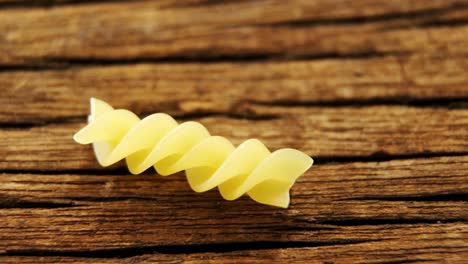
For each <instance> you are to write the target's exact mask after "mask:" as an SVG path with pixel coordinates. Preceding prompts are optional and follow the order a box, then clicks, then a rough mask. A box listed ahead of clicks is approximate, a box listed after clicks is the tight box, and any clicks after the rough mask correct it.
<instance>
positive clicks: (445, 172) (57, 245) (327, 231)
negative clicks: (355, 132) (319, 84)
mask: <svg viewBox="0 0 468 264" xmlns="http://www.w3.org/2000/svg"><path fill="white" fill-rule="evenodd" d="M467 157H468V156H462V157H450V158H449V157H444V158H432V159H410V160H401V161H388V162H379V163H375V162H366V163H350V164H330V165H322V166H317V167H315V168H314V169H312V170H310V171H309V172H307V173H306V175H304V176H303V177H301V178H299V180H298V182H297V184H296V185H295V186H294V187H293V189H292V204H291V207H290V208H289V209H288V210H283V209H275V208H271V207H268V206H264V205H260V204H256V203H255V202H253V201H251V200H249V199H247V198H245V197H244V198H242V199H240V200H237V201H234V202H229V201H224V200H223V199H222V198H221V197H220V196H219V193H217V192H216V191H214V190H213V191H209V192H207V193H203V194H196V193H194V192H193V191H191V190H190V188H189V186H188V184H187V183H186V181H185V177H183V175H182V174H178V175H174V176H172V177H167V178H163V177H160V176H158V175H155V174H153V173H151V174H146V175H141V176H133V175H120V176H119V175H94V176H93V175H71V174H59V175H40V174H3V175H2V177H1V178H0V179H1V183H0V188H1V193H2V196H3V200H4V202H3V203H2V205H1V207H2V209H0V211H1V215H2V218H3V219H4V220H5V221H4V223H5V224H4V225H3V226H2V227H1V229H2V231H1V232H0V245H1V246H0V248H2V249H3V253H8V251H13V252H15V251H17V250H49V251H54V250H71V251H80V250H89V251H93V250H99V249H114V248H125V247H147V246H161V245H165V246H169V245H191V244H194V245H197V244H208V243H252V242H256V241H257V242H260V241H275V242H277V243H280V242H285V243H286V242H288V241H295V242H301V243H311V244H313V243H319V244H320V243H324V244H336V243H346V241H348V242H352V241H361V240H363V241H374V240H376V241H377V240H378V241H385V240H387V239H397V238H398V239H397V240H399V239H405V236H407V237H413V236H414V235H416V234H418V233H421V232H422V230H424V228H428V229H427V230H425V231H424V232H423V233H424V234H426V235H428V234H430V233H431V232H440V231H436V230H440V228H443V229H444V228H456V229H460V230H459V231H457V232H461V233H458V235H457V236H456V237H458V238H460V239H461V238H463V237H464V236H466V233H465V234H463V233H464V232H466V229H465V231H463V229H464V228H466V224H463V223H462V222H461V221H466V219H467V218H468V214H467V212H466V210H465V209H466V206H467V203H466V193H467V192H468V181H467V180H468V174H467V171H468V159H467ZM408 168H411V169H410V170H409V169H408ZM25 208H28V209H27V210H25ZM444 222H445V224H442V223H444ZM450 223H453V224H450ZM432 224H433V225H432ZM383 227H384V228H383ZM18 228H20V229H21V234H19V233H18V232H17V230H18ZM431 230H432V231H431ZM426 232H428V233H426ZM441 235H442V234H439V235H436V237H440V236H441ZM421 236H422V234H421ZM173 237H177V238H179V239H172V238H173ZM421 238H422V237H421ZM465 238H466V237H465ZM406 239H407V238H406ZM340 241H341V242H340ZM303 246H307V244H304V245H303ZM466 246H467V245H466V244H464V247H463V248H464V250H466V249H467V247H466Z"/></svg>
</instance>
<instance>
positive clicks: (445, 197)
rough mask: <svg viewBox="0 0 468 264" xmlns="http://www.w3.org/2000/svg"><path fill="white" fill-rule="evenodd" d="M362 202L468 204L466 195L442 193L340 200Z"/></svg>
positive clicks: (467, 195)
mask: <svg viewBox="0 0 468 264" xmlns="http://www.w3.org/2000/svg"><path fill="white" fill-rule="evenodd" d="M363 200H375V201H405V202H411V201H415V202H438V201H448V202H468V193H443V194H430V195H420V196H404V195H399V196H361V197H355V198H347V199H342V200H340V201H363Z"/></svg>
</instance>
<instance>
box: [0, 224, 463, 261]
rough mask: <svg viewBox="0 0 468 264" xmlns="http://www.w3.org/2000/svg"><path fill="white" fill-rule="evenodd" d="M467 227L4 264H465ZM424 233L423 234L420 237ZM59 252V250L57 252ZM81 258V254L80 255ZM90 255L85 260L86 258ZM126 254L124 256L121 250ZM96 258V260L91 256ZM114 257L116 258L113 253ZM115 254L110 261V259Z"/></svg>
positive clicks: (445, 226)
mask: <svg viewBox="0 0 468 264" xmlns="http://www.w3.org/2000/svg"><path fill="white" fill-rule="evenodd" d="M467 227H468V226H467V225H466V224H462V223H458V224H439V225H429V226H428V227H425V228H423V227H418V226H412V227H409V228H408V229H405V230H402V231H403V232H402V233H400V234H396V232H398V231H400V230H398V229H395V230H394V232H395V234H394V236H393V237H392V238H382V239H381V240H377V241H369V242H361V243H351V242H350V243H348V244H345V245H323V246H316V247H302V248H280V249H260V250H245V249H244V250H236V251H233V252H222V253H192V254H176V255H174V254H158V253H152V252H151V250H147V251H145V250H142V251H140V252H130V253H127V254H132V253H135V254H136V256H131V255H130V256H129V257H124V258H121V257H119V258H102V257H101V258H96V257H93V256H106V254H109V253H113V254H116V255H117V254H119V252H112V251H111V252H106V253H104V252H103V254H102V255H99V254H96V253H95V252H93V253H94V254H92V253H85V252H83V253H81V257H79V256H75V257H57V256H56V257H53V256H49V257H40V258H38V257H16V256H6V257H1V256H0V261H2V263H123V262H124V263H161V262H164V263H166V262H169V263H207V262H208V263H211V262H216V263H265V261H274V262H282V263H283V262H284V263H286V262H294V263H321V264H322V263H351V262H352V263H376V262H375V261H376V260H379V263H389V262H398V263H406V262H408V263H413V262H414V263H464V261H465V260H466V257H468V251H467V247H468V246H467V243H466V238H467V236H468V234H467V232H466V229H467ZM417 231H419V233H417ZM55 253H56V254H57V253H60V252H55ZM76 254H79V253H78V252H77V253H76ZM85 254H86V257H85V256H83V255H85ZM121 254H123V256H125V253H124V252H121ZM90 255H91V256H90ZM111 256H112V255H111ZM111 256H110V257H111Z"/></svg>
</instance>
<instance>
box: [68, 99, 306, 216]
mask: <svg viewBox="0 0 468 264" xmlns="http://www.w3.org/2000/svg"><path fill="white" fill-rule="evenodd" d="M73 138H74V140H75V141H76V142H78V143H80V144H90V143H92V144H93V148H94V152H95V155H96V158H97V160H98V162H99V164H101V165H102V166H109V165H112V164H114V163H116V162H118V161H120V160H122V159H124V158H125V159H126V162H127V166H128V168H129V170H130V172H131V173H133V174H139V173H141V172H143V171H145V170H146V169H148V168H149V167H151V166H154V168H155V169H156V171H157V172H158V173H159V174H160V175H162V176H167V175H170V174H173V173H176V172H179V171H183V170H185V173H186V176H187V180H188V182H189V184H190V186H191V188H192V189H193V190H194V191H196V192H204V191H207V190H210V189H212V188H214V187H216V186H217V187H218V189H219V191H220V193H221V195H222V197H223V198H224V199H226V200H234V199H237V198H239V197H240V196H242V195H243V194H245V193H247V194H248V195H249V196H250V197H251V198H252V199H253V200H255V201H257V202H259V203H262V204H267V205H272V206H278V207H283V208H286V207H288V205H289V189H290V188H291V186H292V185H293V184H294V182H295V181H296V179H297V178H298V177H299V176H301V175H302V174H303V173H304V172H305V171H306V170H308V169H309V168H310V167H311V166H312V163H313V160H312V158H310V157H309V156H308V155H306V154H304V153H302V152H300V151H298V150H295V149H290V148H285V149H280V150H277V151H275V152H273V153H270V151H269V150H268V149H267V148H266V147H265V146H264V145H263V144H262V143H261V142H260V141H259V140H257V139H249V140H247V141H245V142H243V143H242V144H240V145H239V146H238V147H237V148H236V147H234V146H233V144H232V143H231V142H229V141H228V140H227V139H226V138H224V137H221V136H211V135H210V133H209V132H208V131H207V129H206V128H205V127H204V126H203V125H202V124H200V123H198V122H193V121H189V122H184V123H181V124H178V123H177V122H176V121H175V120H174V119H173V118H172V117H171V116H169V115H167V114H163V113H157V114H152V115H150V116H148V117H146V118H144V119H142V120H140V119H139V118H138V116H136V115H135V114H134V113H132V112H130V111H128V110H123V109H114V108H113V107H112V106H110V105H109V104H107V103H106V102H104V101H102V100H98V99H95V98H91V114H90V115H89V117H88V125H86V126H85V127H84V128H82V129H81V130H80V131H78V132H77V133H76V134H75V135H74V136H73Z"/></svg>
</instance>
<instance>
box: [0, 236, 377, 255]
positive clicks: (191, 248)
mask: <svg viewBox="0 0 468 264" xmlns="http://www.w3.org/2000/svg"><path fill="white" fill-rule="evenodd" d="M376 241H381V240H370V239H369V240H366V239H362V240H360V239H350V240H345V239H343V240H336V241H328V242H314V241H310V242H301V241H291V242H281V241H256V242H233V243H213V244H193V245H161V246H141V247H122V248H116V249H103V250H86V251H84V250H76V251H75V250H41V249H29V250H6V251H5V253H3V254H0V256H63V257H87V258H129V257H136V256H141V255H146V254H157V253H159V254H194V253H226V252H234V251H242V250H263V249H279V248H282V249H285V248H311V247H323V246H334V245H353V244H360V243H367V242H376Z"/></svg>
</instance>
